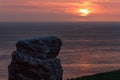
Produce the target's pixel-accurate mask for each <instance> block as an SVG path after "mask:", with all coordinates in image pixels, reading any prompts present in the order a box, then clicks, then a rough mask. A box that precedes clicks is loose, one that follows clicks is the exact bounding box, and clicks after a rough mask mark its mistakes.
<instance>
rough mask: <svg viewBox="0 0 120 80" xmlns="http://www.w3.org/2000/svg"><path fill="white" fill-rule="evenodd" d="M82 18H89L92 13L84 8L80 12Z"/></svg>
mask: <svg viewBox="0 0 120 80" xmlns="http://www.w3.org/2000/svg"><path fill="white" fill-rule="evenodd" d="M78 12H79V14H80V16H87V15H89V14H90V11H89V10H88V9H85V8H82V9H79V10H78Z"/></svg>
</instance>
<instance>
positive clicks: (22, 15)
mask: <svg viewBox="0 0 120 80" xmlns="http://www.w3.org/2000/svg"><path fill="white" fill-rule="evenodd" d="M119 4H120V1H119V0H0V17H1V19H0V21H1V20H13V21H14V20H21V21H22V20H26V21H27V20H30V19H31V20H51V18H53V19H52V20H66V19H67V20H70V19H73V18H74V19H75V18H76V19H78V18H80V19H84V18H86V17H80V15H78V13H77V12H76V11H77V10H78V9H80V8H89V9H90V10H91V11H92V13H91V15H90V16H89V17H88V18H93V19H94V18H95V19H96V17H101V18H103V17H104V16H108V15H109V16H110V15H111V16H113V17H116V16H115V15H119V14H120V11H119V7H120V5H119ZM111 6H112V7H111ZM102 16H103V17H102ZM10 18H12V19H10Z"/></svg>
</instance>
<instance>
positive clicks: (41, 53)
mask: <svg viewBox="0 0 120 80" xmlns="http://www.w3.org/2000/svg"><path fill="white" fill-rule="evenodd" d="M61 45H62V42H61V40H60V39H58V38H56V37H54V36H48V37H41V38H37V39H28V40H20V41H18V42H17V43H16V48H17V49H16V51H14V52H13V53H12V61H11V64H10V65H9V66H8V71H9V80H62V75H63V70H62V67H61V63H60V60H59V59H58V58H56V57H57V56H58V54H59V51H60V48H61Z"/></svg>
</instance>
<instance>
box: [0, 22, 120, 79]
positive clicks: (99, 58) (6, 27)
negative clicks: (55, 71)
mask: <svg viewBox="0 0 120 80" xmlns="http://www.w3.org/2000/svg"><path fill="white" fill-rule="evenodd" d="M49 35H50V36H51V35H53V36H56V37H59V38H60V39H61V40H62V42H63V46H62V49H61V51H60V54H59V56H58V58H60V59H61V63H62V67H63V70H64V76H63V77H64V80H65V79H67V78H75V77H80V76H85V75H91V74H96V73H101V72H107V71H112V70H118V69H120V23H118V22H116V23H115V22H80V23H79V22H71V23H69V22H68V23H0V80H7V79H8V68H7V67H8V65H9V64H10V61H11V53H12V52H13V51H14V50H15V43H16V42H17V40H21V39H28V38H36V37H42V36H49Z"/></svg>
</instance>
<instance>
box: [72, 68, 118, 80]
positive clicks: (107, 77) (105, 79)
mask: <svg viewBox="0 0 120 80" xmlns="http://www.w3.org/2000/svg"><path fill="white" fill-rule="evenodd" d="M71 80H120V70H117V71H111V72H105V73H100V74H95V75H91V76H84V77H80V78H75V79H71Z"/></svg>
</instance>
